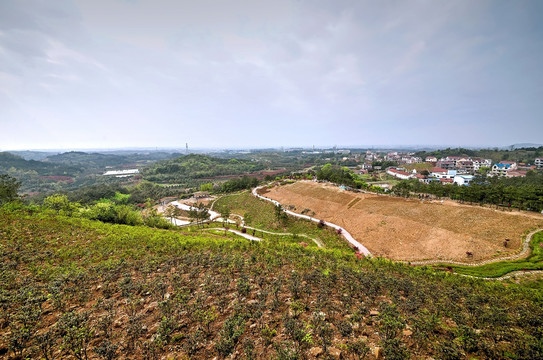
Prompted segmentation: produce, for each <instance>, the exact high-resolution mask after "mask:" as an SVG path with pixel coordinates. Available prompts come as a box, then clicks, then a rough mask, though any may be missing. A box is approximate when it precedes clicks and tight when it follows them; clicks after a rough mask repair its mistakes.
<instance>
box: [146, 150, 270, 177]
mask: <svg viewBox="0 0 543 360" xmlns="http://www.w3.org/2000/svg"><path fill="white" fill-rule="evenodd" d="M265 168H266V166H265V165H264V164H263V163H261V162H257V161H251V160H242V159H223V158H216V157H211V156H206V155H196V154H190V155H185V156H180V157H178V158H175V159H172V160H165V161H159V162H157V163H155V164H153V165H150V166H148V167H146V168H145V169H144V170H143V175H144V178H145V179H146V180H149V181H153V182H173V183H176V184H179V183H190V182H191V180H192V179H204V178H214V177H219V176H225V175H243V174H249V173H252V172H255V171H260V170H264V169H265Z"/></svg>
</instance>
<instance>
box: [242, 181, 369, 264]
mask: <svg viewBox="0 0 543 360" xmlns="http://www.w3.org/2000/svg"><path fill="white" fill-rule="evenodd" d="M263 187H264V186H260V187H256V188H254V189H253V190H252V191H251V193H252V194H253V195H254V196H256V197H257V198H259V199H262V200H266V201H270V202H271V203H273V204H275V205H280V206H281V204H280V203H279V202H278V201H276V200H273V199H270V198H267V197H265V196H262V195H260V194H258V190H260V189H262V188H263ZM281 207H282V206H281ZM283 211H284V212H286V213H287V214H289V215H292V216H295V217H299V218H301V219H306V220H310V221H313V222H316V223H319V222H320V221H322V220H319V219H315V218H313V217H311V216H308V215H302V214H298V213H295V212H293V211H290V210H286V209H284V208H283ZM324 224H325V225H326V226H330V227H332V228H334V229H336V230H338V231H339V232H340V233H341V235H342V236H343V237H344V238H345V239H346V240H347V241H348V242H349V243H350V244H351V245H353V246H354V247H355V248H356V249H357V250H358V251H359V252H360V253H361V254H364V256H371V252H370V251H369V250H368V249H367V248H366V247H365V246H364V245H362V244H361V243H359V242H358V241H356V240H355V238H354V237H353V236H352V235H351V234H350V233H349V232H348V231H347V230H345V229H344V228H342V227H341V226H339V225H336V224H333V223H331V222H328V221H324Z"/></svg>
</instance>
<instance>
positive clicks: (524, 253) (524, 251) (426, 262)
mask: <svg viewBox="0 0 543 360" xmlns="http://www.w3.org/2000/svg"><path fill="white" fill-rule="evenodd" d="M540 231H543V229H535V230H532V231H531V232H529V233H528V234H527V235H526V236H525V237H524V242H523V243H522V250H521V251H520V252H518V253H517V254H513V255H509V256H503V257H499V258H494V259H487V260H482V261H479V262H474V263H465V262H461V261H453V260H424V261H403V262H405V263H410V264H411V265H448V264H451V265H460V266H481V265H486V264H491V263H496V262H500V261H509V260H519V259H522V258H525V257H527V256H528V255H529V254H530V242H531V241H532V237H533V236H534V235H535V234H536V233H538V232H540Z"/></svg>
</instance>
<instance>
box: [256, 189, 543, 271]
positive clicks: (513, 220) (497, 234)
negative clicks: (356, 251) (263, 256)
mask: <svg viewBox="0 0 543 360" xmlns="http://www.w3.org/2000/svg"><path fill="white" fill-rule="evenodd" d="M262 194H263V195H265V196H266V197H269V198H271V199H274V200H277V201H279V202H280V203H281V204H283V206H289V205H292V206H294V207H295V211H296V212H298V213H301V212H302V211H304V210H305V209H309V211H314V212H315V215H314V217H316V218H321V219H323V220H326V221H330V222H332V223H334V224H338V225H340V226H342V227H344V228H345V229H346V230H347V231H349V232H350V233H351V234H352V235H353V237H355V238H356V239H357V240H358V241H360V242H361V243H362V244H363V245H364V246H366V247H367V248H368V249H369V250H370V251H371V252H372V253H373V254H374V255H375V256H382V257H386V258H389V259H394V260H406V261H416V260H433V259H437V260H455V261H465V262H466V263H469V262H474V261H479V260H482V259H489V258H492V257H493V256H497V255H499V256H505V255H507V254H512V253H513V252H515V251H516V250H517V249H519V247H520V245H521V242H522V239H523V235H524V234H525V233H526V231H527V230H529V229H532V228H535V227H543V216H542V215H540V214H535V213H533V214H526V213H521V212H503V211H499V210H492V209H488V208H482V207H478V206H470V205H463V204H458V203H455V202H452V201H445V202H443V203H441V202H439V201H428V200H426V201H420V200H418V199H417V200H411V199H403V198H397V197H391V196H385V195H381V196H379V195H374V194H364V193H353V192H348V191H345V190H341V189H339V188H338V187H336V186H333V185H330V184H320V183H313V182H306V181H301V182H296V183H294V184H289V185H284V186H276V187H273V188H271V189H267V190H264V192H263V193H262ZM358 199H359V200H358ZM306 212H307V211H306ZM505 239H510V241H509V242H508V246H507V247H505V246H504V240H505ZM466 252H471V253H472V254H473V256H470V257H468V256H467V254H466Z"/></svg>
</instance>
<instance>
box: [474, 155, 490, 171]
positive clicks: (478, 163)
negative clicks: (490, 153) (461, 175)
mask: <svg viewBox="0 0 543 360" xmlns="http://www.w3.org/2000/svg"><path fill="white" fill-rule="evenodd" d="M471 161H472V162H473V171H474V172H477V171H479V169H480V168H482V167H483V166H484V167H487V168H489V169H490V168H491V167H492V160H490V159H481V158H473V159H471Z"/></svg>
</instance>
